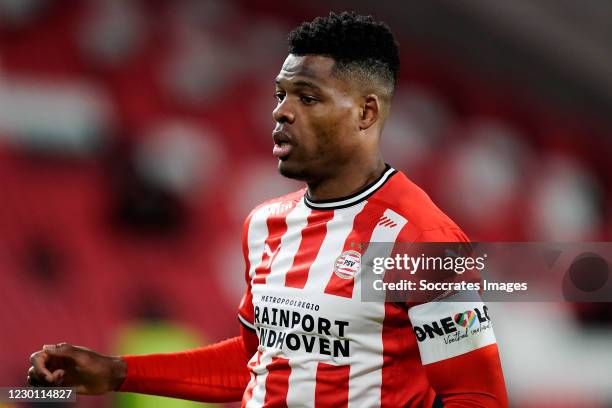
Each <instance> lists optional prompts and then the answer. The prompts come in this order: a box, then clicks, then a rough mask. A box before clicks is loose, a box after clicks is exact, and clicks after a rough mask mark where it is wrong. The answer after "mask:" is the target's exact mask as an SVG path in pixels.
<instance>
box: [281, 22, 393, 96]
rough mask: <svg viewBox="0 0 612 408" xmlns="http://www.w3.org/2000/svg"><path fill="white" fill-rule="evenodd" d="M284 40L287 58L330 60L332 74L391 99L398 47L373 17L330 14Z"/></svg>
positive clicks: (385, 29)
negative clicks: (332, 60) (307, 57)
mask: <svg viewBox="0 0 612 408" xmlns="http://www.w3.org/2000/svg"><path fill="white" fill-rule="evenodd" d="M287 39H288V42H289V53H290V54H294V55H298V56H303V55H322V56H325V57H330V58H333V59H334V61H335V65H334V72H335V73H340V74H348V75H349V76H350V77H352V78H356V79H357V80H358V81H359V82H360V83H361V85H365V86H367V87H377V89H380V90H382V91H383V92H384V93H385V95H382V96H386V97H387V98H388V99H389V100H390V99H391V97H392V96H393V93H394V91H395V85H396V82H397V73H398V71H399V66H400V62H399V51H398V45H397V42H396V41H395V39H394V38H393V34H392V33H391V30H390V29H389V27H388V26H387V25H386V24H385V23H383V22H377V21H375V20H374V18H373V17H372V16H363V15H358V14H356V13H354V12H346V11H345V12H343V13H341V14H336V13H334V12H331V13H329V16H327V17H317V18H315V19H314V20H312V21H307V22H304V23H302V24H301V25H300V26H298V27H296V28H295V29H294V30H293V31H291V32H290V33H289V36H288V38H287Z"/></svg>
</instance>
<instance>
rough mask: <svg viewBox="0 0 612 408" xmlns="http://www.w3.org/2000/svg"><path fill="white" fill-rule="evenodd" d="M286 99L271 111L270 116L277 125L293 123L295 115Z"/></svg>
mask: <svg viewBox="0 0 612 408" xmlns="http://www.w3.org/2000/svg"><path fill="white" fill-rule="evenodd" d="M287 99H288V98H286V97H285V99H283V100H282V101H281V102H280V103H278V105H276V108H275V109H274V110H273V111H272V116H273V117H274V120H275V121H276V122H277V123H285V122H287V123H293V122H294V121H295V113H294V111H293V109H292V108H291V106H290V105H291V104H290V103H289V102H288V101H287Z"/></svg>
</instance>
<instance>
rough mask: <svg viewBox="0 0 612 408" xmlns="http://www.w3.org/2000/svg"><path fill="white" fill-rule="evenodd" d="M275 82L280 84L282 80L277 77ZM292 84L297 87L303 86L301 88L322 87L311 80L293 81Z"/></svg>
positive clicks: (318, 88)
mask: <svg viewBox="0 0 612 408" xmlns="http://www.w3.org/2000/svg"><path fill="white" fill-rule="evenodd" d="M274 83H275V84H276V85H280V83H281V81H280V80H279V79H278V78H276V80H275V81H274ZM292 85H294V86H296V87H301V88H313V89H317V90H320V89H321V87H320V86H318V85H316V84H315V83H313V82H310V81H305V80H299V81H296V82H292Z"/></svg>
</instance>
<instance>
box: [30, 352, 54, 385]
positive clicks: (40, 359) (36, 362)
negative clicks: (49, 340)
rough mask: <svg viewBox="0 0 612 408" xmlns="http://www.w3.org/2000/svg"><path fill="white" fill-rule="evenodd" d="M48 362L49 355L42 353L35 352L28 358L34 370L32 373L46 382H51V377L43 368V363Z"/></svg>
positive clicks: (45, 368)
mask: <svg viewBox="0 0 612 408" xmlns="http://www.w3.org/2000/svg"><path fill="white" fill-rule="evenodd" d="M48 360H49V355H48V354H47V353H45V352H42V351H37V352H36V353H33V354H32V355H31V356H30V363H32V367H33V368H34V372H36V374H38V375H39V376H43V377H44V378H45V379H46V380H47V381H48V382H52V381H53V375H52V374H51V372H50V371H49V370H48V369H47V367H45V363H46V362H47V361H48Z"/></svg>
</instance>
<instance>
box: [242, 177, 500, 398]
mask: <svg viewBox="0 0 612 408" xmlns="http://www.w3.org/2000/svg"><path fill="white" fill-rule="evenodd" d="M415 241H421V242H429V241H436V242H451V241H452V242H456V241H467V237H466V236H465V235H464V234H463V232H462V231H461V230H460V229H459V228H458V227H457V225H456V224H455V223H453V222H452V221H451V220H450V219H449V218H448V217H447V216H446V215H445V214H444V213H442V211H440V210H439V209H438V208H437V207H436V206H435V205H434V204H433V202H432V201H431V200H430V198H429V197H428V196H427V195H426V194H425V193H424V192H423V191H422V190H421V189H420V188H419V187H417V186H416V185H415V184H413V183H412V182H411V181H410V180H409V179H408V178H407V177H406V176H405V175H404V174H403V173H401V172H397V171H396V170H394V169H393V168H391V167H389V166H387V168H386V170H385V171H384V173H383V174H382V175H381V176H380V178H378V179H377V180H376V181H374V182H373V183H372V184H370V185H369V186H367V187H365V188H364V189H363V190H362V191H360V192H358V193H356V194H353V195H351V196H349V197H345V198H343V199H339V200H333V201H332V200H327V201H314V200H312V199H309V198H308V196H307V194H305V190H300V191H297V192H295V193H292V194H289V195H286V196H283V197H279V198H276V199H273V200H270V201H267V202H265V203H263V204H261V205H259V206H258V207H256V208H255V209H254V210H253V211H252V212H251V214H250V215H249V217H248V218H247V220H246V222H245V228H244V234H243V251H244V255H245V261H246V281H247V290H246V293H245V295H244V297H243V299H242V301H241V304H240V308H239V319H240V321H241V322H242V323H243V324H244V325H245V326H246V327H248V328H250V329H252V330H255V331H256V333H257V336H258V338H259V347H258V351H257V352H256V353H255V354H254V355H253V357H252V359H251V360H250V362H249V369H250V372H251V380H250V382H249V384H248V386H247V388H246V390H245V393H244V396H243V406H246V407H247V408H254V407H262V406H266V407H277V406H289V407H313V406H325V407H344V406H349V407H379V406H384V407H399V406H402V407H404V406H410V407H413V406H414V407H417V406H418V407H421V406H431V404H432V402H433V399H434V397H435V393H434V391H433V389H432V388H431V386H430V385H429V382H428V380H427V377H426V375H425V371H424V369H423V365H424V364H431V363H435V362H438V361H441V360H444V359H448V358H453V357H455V356H458V355H461V354H464V353H467V352H470V351H472V350H475V349H477V348H480V347H484V346H487V345H490V344H493V343H495V337H494V335H493V332H492V329H491V330H488V331H486V332H483V333H482V334H480V335H477V336H473V338H471V339H469V341H464V342H463V343H461V342H457V343H461V344H454V345H453V344H450V345H443V343H441V342H440V341H438V340H439V339H429V338H428V339H426V341H421V342H419V341H417V338H416V336H415V332H414V331H413V328H412V325H415V324H417V323H415V322H418V324H423V323H429V322H433V321H435V320H436V319H440V318H443V317H444V316H447V315H449V316H454V314H455V313H461V312H464V311H465V310H466V303H463V304H462V305H459V306H454V305H453V303H437V304H434V303H433V302H432V303H426V304H422V305H418V306H414V307H409V305H398V304H395V303H375V302H362V301H361V288H360V285H361V279H360V273H359V272H360V268H359V265H360V263H361V262H362V259H364V260H365V259H367V250H366V251H365V252H364V253H362V248H361V247H360V245H359V244H360V243H364V242H415ZM402 306H404V307H402ZM468 306H469V308H478V307H482V304H481V303H479V302H472V303H471V304H469V305H468ZM453 308H456V309H453ZM479 316H480V315H479ZM432 337H433V336H432Z"/></svg>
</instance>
